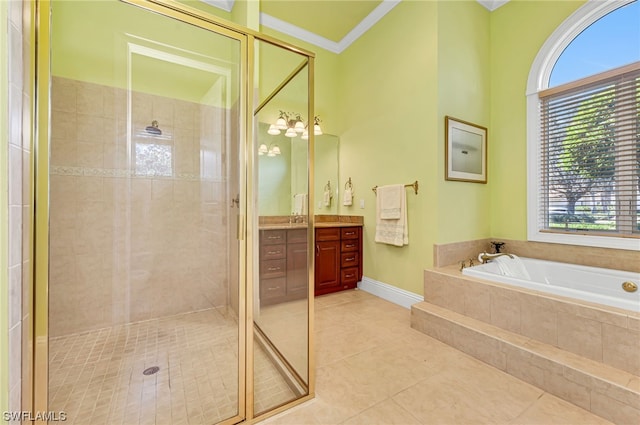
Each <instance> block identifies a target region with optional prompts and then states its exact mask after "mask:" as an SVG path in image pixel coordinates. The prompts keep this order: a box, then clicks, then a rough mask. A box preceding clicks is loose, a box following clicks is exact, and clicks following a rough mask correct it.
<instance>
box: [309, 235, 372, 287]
mask: <svg viewBox="0 0 640 425" xmlns="http://www.w3.org/2000/svg"><path fill="white" fill-rule="evenodd" d="M315 236H316V246H315V250H316V253H315V295H322V294H328V293H331V292H336V291H341V290H343V289H352V288H355V287H356V285H357V283H358V282H359V281H360V280H362V227H360V226H353V227H323V228H316V231H315Z"/></svg>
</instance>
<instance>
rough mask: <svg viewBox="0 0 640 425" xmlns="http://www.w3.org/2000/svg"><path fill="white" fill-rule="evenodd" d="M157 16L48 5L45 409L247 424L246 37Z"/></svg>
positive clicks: (97, 417)
mask: <svg viewBox="0 0 640 425" xmlns="http://www.w3.org/2000/svg"><path fill="white" fill-rule="evenodd" d="M146 7H148V8H151V9H145V8H141V7H138V6H136V5H131V4H127V3H123V2H118V1H98V2H64V1H61V2H52V3H51V9H52V10H51V12H52V14H51V16H52V18H51V19H52V20H51V39H50V43H51V73H52V75H51V80H50V81H51V83H50V84H51V99H50V110H51V133H50V148H49V149H50V151H49V158H50V160H49V184H50V192H49V204H50V211H49V231H50V232H49V233H50V239H49V270H50V271H49V283H48V285H49V286H48V289H49V301H48V305H47V308H48V345H49V354H48V398H49V399H48V410H50V411H64V412H66V417H67V423H70V424H91V425H97V424H118V423H121V424H128V423H136V424H138V423H159V424H160V423H173V424H181V423H185V424H186V423H190V424H191V423H203V424H205V423H206V424H212V423H218V422H223V421H229V422H237V421H239V420H241V419H242V418H243V417H244V407H243V406H244V397H245V387H244V385H245V383H244V373H241V372H240V371H241V370H242V371H244V368H245V365H244V361H245V360H244V359H245V353H244V342H243V340H244V332H245V331H244V329H245V327H244V316H245V314H244V308H245V306H244V301H243V300H242V298H241V297H240V294H241V290H242V288H243V287H244V284H241V282H243V281H244V276H243V273H242V272H241V270H242V269H243V265H244V259H243V255H241V251H242V252H243V249H244V248H243V246H242V244H243V243H244V242H241V241H239V240H238V235H237V227H236V223H237V220H238V216H239V215H240V214H241V213H240V211H239V205H241V204H244V203H241V202H239V200H240V198H241V196H243V191H242V190H241V187H243V184H244V182H243V180H242V179H243V177H242V175H243V173H244V169H243V167H244V166H245V165H244V163H242V162H241V161H240V158H241V157H243V155H244V153H243V152H244V147H243V143H242V140H243V138H244V129H243V126H242V125H241V122H242V121H243V120H242V117H243V110H244V101H243V99H244V97H245V94H244V92H243V90H244V89H243V88H242V82H243V81H244V74H245V73H246V69H245V66H244V65H243V62H242V61H243V58H244V57H245V55H246V41H245V39H244V38H243V37H241V36H240V35H238V34H236V33H234V32H231V31H228V30H225V29H222V28H219V27H216V26H214V25H212V24H208V23H205V22H204V21H202V22H200V21H198V20H196V19H195V18H191V17H185V16H182V15H180V14H178V13H177V12H175V11H171V10H169V9H164V8H162V7H161V6H157V5H153V4H147V6H146ZM245 62H246V61H245ZM242 214H243V213H242Z"/></svg>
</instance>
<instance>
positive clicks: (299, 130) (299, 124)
mask: <svg viewBox="0 0 640 425" xmlns="http://www.w3.org/2000/svg"><path fill="white" fill-rule="evenodd" d="M294 130H295V131H296V133H302V132H303V131H304V123H303V122H302V121H300V120H298V121H296V125H295V127H294Z"/></svg>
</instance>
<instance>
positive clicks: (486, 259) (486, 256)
mask: <svg viewBox="0 0 640 425" xmlns="http://www.w3.org/2000/svg"><path fill="white" fill-rule="evenodd" d="M503 255H506V256H507V257H509V258H511V259H513V255H511V254H507V253H506V252H500V253H498V254H489V253H486V252H482V253H480V255H478V260H480V262H481V263H482V264H486V263H487V262H489V261H491V260H492V259H494V258H498V257H502V256H503Z"/></svg>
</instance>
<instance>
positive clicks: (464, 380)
mask: <svg viewBox="0 0 640 425" xmlns="http://www.w3.org/2000/svg"><path fill="white" fill-rule="evenodd" d="M315 301H316V304H315V305H316V315H315V344H316V359H317V364H316V383H317V384H316V398H315V399H313V400H311V401H309V402H307V403H305V404H303V405H300V406H297V407H295V408H293V409H291V410H289V411H287V412H284V413H282V414H280V415H278V416H276V417H273V418H270V419H267V420H266V421H264V422H263V423H264V424H265V425H267V424H269V425H273V424H292V425H293V424H295V425H306V424H323V425H325V424H327V425H328V424H349V425H355V424H362V425H376V424H377V425H388V424H403V425H404V424H407V425H408V424H447V425H454V424H491V425H498V424H505V425H506V424H523V425H524V424H537V425H559V424H564V425H586V424H609V422H607V421H606V420H604V419H602V418H600V417H598V416H595V415H593V414H591V413H589V412H587V411H585V410H583V409H581V408H579V407H577V406H574V405H572V404H570V403H567V402H565V401H563V400H560V399H559V398H557V397H555V396H553V395H551V394H548V393H545V392H544V391H542V390H540V389H539V388H536V387H534V386H532V385H529V384H527V383H525V382H523V381H520V380H518V379H516V378H514V377H512V376H510V375H507V374H505V373H503V372H501V371H499V370H498V369H495V368H493V367H491V366H488V365H486V364H485V363H482V362H480V361H478V360H476V359H474V358H472V357H470V356H468V355H466V354H464V353H462V352H460V351H457V350H455V349H453V348H451V347H449V346H447V345H445V344H443V343H441V342H439V341H437V340H435V339H433V338H430V337H428V336H426V335H424V334H422V333H420V332H418V331H416V330H414V329H412V328H411V327H410V320H409V319H410V312H409V310H407V309H404V308H402V307H399V306H397V305H394V304H391V303H389V302H387V301H384V300H382V299H380V298H377V297H375V296H373V295H370V294H368V293H365V292H362V291H358V290H354V291H348V292H340V293H336V294H332V295H326V296H322V297H317V298H316V299H315Z"/></svg>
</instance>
